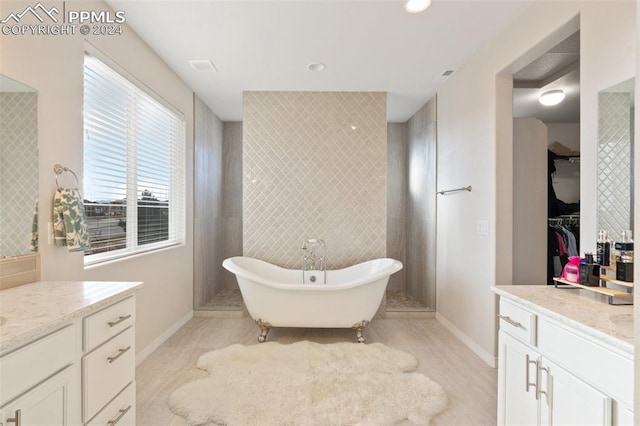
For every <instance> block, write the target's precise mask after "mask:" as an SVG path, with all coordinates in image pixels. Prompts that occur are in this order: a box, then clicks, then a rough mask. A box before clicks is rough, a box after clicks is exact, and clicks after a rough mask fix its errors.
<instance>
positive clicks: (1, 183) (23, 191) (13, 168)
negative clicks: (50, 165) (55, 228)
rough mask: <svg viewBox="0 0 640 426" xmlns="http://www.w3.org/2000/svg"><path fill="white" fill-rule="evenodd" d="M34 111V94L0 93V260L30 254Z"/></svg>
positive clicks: (35, 164) (34, 173) (34, 194)
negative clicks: (0, 231)
mask: <svg viewBox="0 0 640 426" xmlns="http://www.w3.org/2000/svg"><path fill="white" fill-rule="evenodd" d="M37 107H38V95H37V93H23V92H18V93H0V123H1V125H0V127H1V128H2V135H0V138H2V144H1V145H0V207H1V208H0V229H1V230H2V239H1V240H0V256H14V255H17V254H25V253H29V243H30V238H31V224H32V221H33V211H34V208H35V206H36V202H37V200H38V123H37V115H38V114H37ZM51 176H52V178H53V171H51ZM40 213H41V214H42V212H40ZM41 235H46V233H45V232H42V233H41Z"/></svg>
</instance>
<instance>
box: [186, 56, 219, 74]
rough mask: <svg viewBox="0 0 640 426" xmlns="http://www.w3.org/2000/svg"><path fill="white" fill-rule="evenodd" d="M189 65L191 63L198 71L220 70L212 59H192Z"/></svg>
mask: <svg viewBox="0 0 640 426" xmlns="http://www.w3.org/2000/svg"><path fill="white" fill-rule="evenodd" d="M189 65H191V66H192V67H193V69H194V70H196V71H202V72H206V71H208V72H216V71H218V69H217V68H216V66H215V65H213V62H211V60H210V59H192V60H190V61H189Z"/></svg>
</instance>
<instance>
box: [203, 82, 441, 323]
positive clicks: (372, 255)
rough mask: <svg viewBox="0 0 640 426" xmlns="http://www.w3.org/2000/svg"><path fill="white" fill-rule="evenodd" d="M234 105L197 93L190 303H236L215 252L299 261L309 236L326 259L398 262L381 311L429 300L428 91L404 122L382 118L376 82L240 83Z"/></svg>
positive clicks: (216, 307) (432, 123) (431, 159)
mask: <svg viewBox="0 0 640 426" xmlns="http://www.w3.org/2000/svg"><path fill="white" fill-rule="evenodd" d="M269 105H271V106H273V105H278V108H279V118H278V120H284V122H280V123H277V122H274V117H273V111H271V110H269V108H270V107H269ZM244 110H245V112H244V116H243V121H242V122H223V121H221V120H220V119H218V117H216V116H215V115H214V114H213V113H212V111H211V110H210V109H209V108H208V107H207V106H206V105H205V104H204V103H203V102H202V101H200V100H199V99H198V98H196V100H195V129H194V139H195V156H194V162H195V164H194V169H195V178H194V181H195V187H194V206H195V209H194V217H195V220H194V258H195V261H194V285H195V289H194V310H195V311H196V315H222V316H224V315H225V314H229V315H237V314H238V313H242V314H244V315H246V308H245V305H244V302H243V299H242V295H241V293H240V290H239V287H238V284H237V282H236V279H235V276H234V275H233V274H231V273H229V272H228V271H226V270H224V268H222V261H223V260H224V259H226V258H229V257H233V256H249V257H254V258H257V259H262V260H265V261H268V262H270V263H273V264H275V265H279V266H281V267H285V268H300V269H301V271H302V269H303V267H304V263H305V259H306V262H307V263H308V262H309V252H308V251H305V250H304V248H303V244H305V242H307V244H308V241H309V240H313V239H318V240H320V239H322V240H323V243H324V242H326V247H324V248H323V250H324V251H323V253H322V257H323V262H324V263H325V267H326V269H328V270H331V269H340V268H344V267H348V266H351V265H354V264H357V263H360V262H364V261H366V260H370V259H379V258H385V257H388V258H393V259H396V260H399V261H400V262H402V264H403V269H402V270H400V271H398V272H396V273H395V274H393V275H392V276H391V277H390V280H389V283H388V285H387V290H386V293H385V297H384V298H383V301H382V305H381V309H380V310H379V315H384V314H389V316H390V317H391V316H393V315H395V316H402V314H403V313H409V315H408V316H415V315H416V313H425V314H429V313H430V312H435V308H436V305H435V302H436V301H435V294H436V291H435V285H436V283H435V242H436V239H435V225H436V186H435V181H436V114H435V112H436V100H435V98H434V99H432V100H431V101H429V102H428V103H427V104H425V105H424V106H423V107H422V108H421V109H420V110H418V111H417V112H416V113H415V115H414V116H412V117H411V118H410V119H409V120H408V121H407V122H404V123H387V121H386V95H385V94H380V93H373V94H371V93H355V94H343V93H327V92H318V93H315V92H301V93H295V92H294V93H289V92H287V93H286V94H281V93H280V92H267V93H257V92H256V94H252V93H251V92H249V93H248V94H245V104H244ZM356 110H360V111H361V114H360V115H357V114H355V115H354V114H351V111H356ZM326 111H329V113H328V115H327V116H326V117H325V121H318V120H319V119H318V117H321V116H322V115H323V114H325V115H326V114H327V113H326ZM304 114H309V115H310V116H312V117H313V120H310V119H309V118H308V117H305V116H304ZM252 120H253V121H252ZM320 120H322V118H320ZM293 123H297V125H296V126H294V125H293ZM300 123H303V124H302V128H303V129H304V132H300V133H296V131H295V129H296V128H297V129H300V128H301V127H300ZM331 126H333V127H331ZM292 128H293V129H294V131H293V133H286V132H291V129H292ZM327 129H328V130H327ZM270 138H274V139H270ZM331 143H333V144H334V145H331ZM305 185H306V186H305ZM305 256H306V257H305ZM314 262H315V260H314ZM301 276H302V272H301Z"/></svg>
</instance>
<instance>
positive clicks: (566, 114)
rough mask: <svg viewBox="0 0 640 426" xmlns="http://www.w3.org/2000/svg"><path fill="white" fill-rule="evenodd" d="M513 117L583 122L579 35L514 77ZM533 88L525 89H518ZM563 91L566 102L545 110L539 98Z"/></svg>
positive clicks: (549, 121) (556, 121) (552, 121)
mask: <svg viewBox="0 0 640 426" xmlns="http://www.w3.org/2000/svg"><path fill="white" fill-rule="evenodd" d="M513 81H514V89H513V115H514V117H534V118H538V119H539V120H541V121H543V122H545V123H579V122H580V32H579V31H578V32H576V33H574V34H572V35H571V36H569V37H567V38H566V39H565V40H563V41H561V42H560V43H558V44H557V45H556V46H554V47H553V48H551V49H549V51H547V52H545V53H544V54H543V55H541V56H540V57H539V58H537V59H535V60H534V61H533V62H531V63H530V64H528V65H527V66H525V67H524V68H523V69H521V70H520V71H518V72H517V73H515V74H514V75H513ZM526 85H530V86H532V87H529V88H523V87H519V86H526ZM554 89H562V90H563V91H564V93H565V95H566V97H565V99H564V100H563V101H562V102H561V103H559V104H558V105H552V106H544V105H542V104H540V102H538V99H539V97H540V94H541V93H543V92H546V91H548V90H554Z"/></svg>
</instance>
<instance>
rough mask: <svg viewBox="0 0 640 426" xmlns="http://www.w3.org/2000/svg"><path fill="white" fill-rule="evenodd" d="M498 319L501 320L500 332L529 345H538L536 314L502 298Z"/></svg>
mask: <svg viewBox="0 0 640 426" xmlns="http://www.w3.org/2000/svg"><path fill="white" fill-rule="evenodd" d="M498 317H499V318H500V330H502V331H504V332H505V333H508V334H510V335H511V336H513V337H515V338H517V339H520V340H522V341H523V342H525V343H527V344H529V345H532V346H535V345H536V322H537V317H536V314H534V313H533V312H529V311H528V310H526V309H524V308H523V307H521V306H519V305H516V304H513V303H511V302H510V301H508V300H505V299H504V298H500V314H499V315H498Z"/></svg>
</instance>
